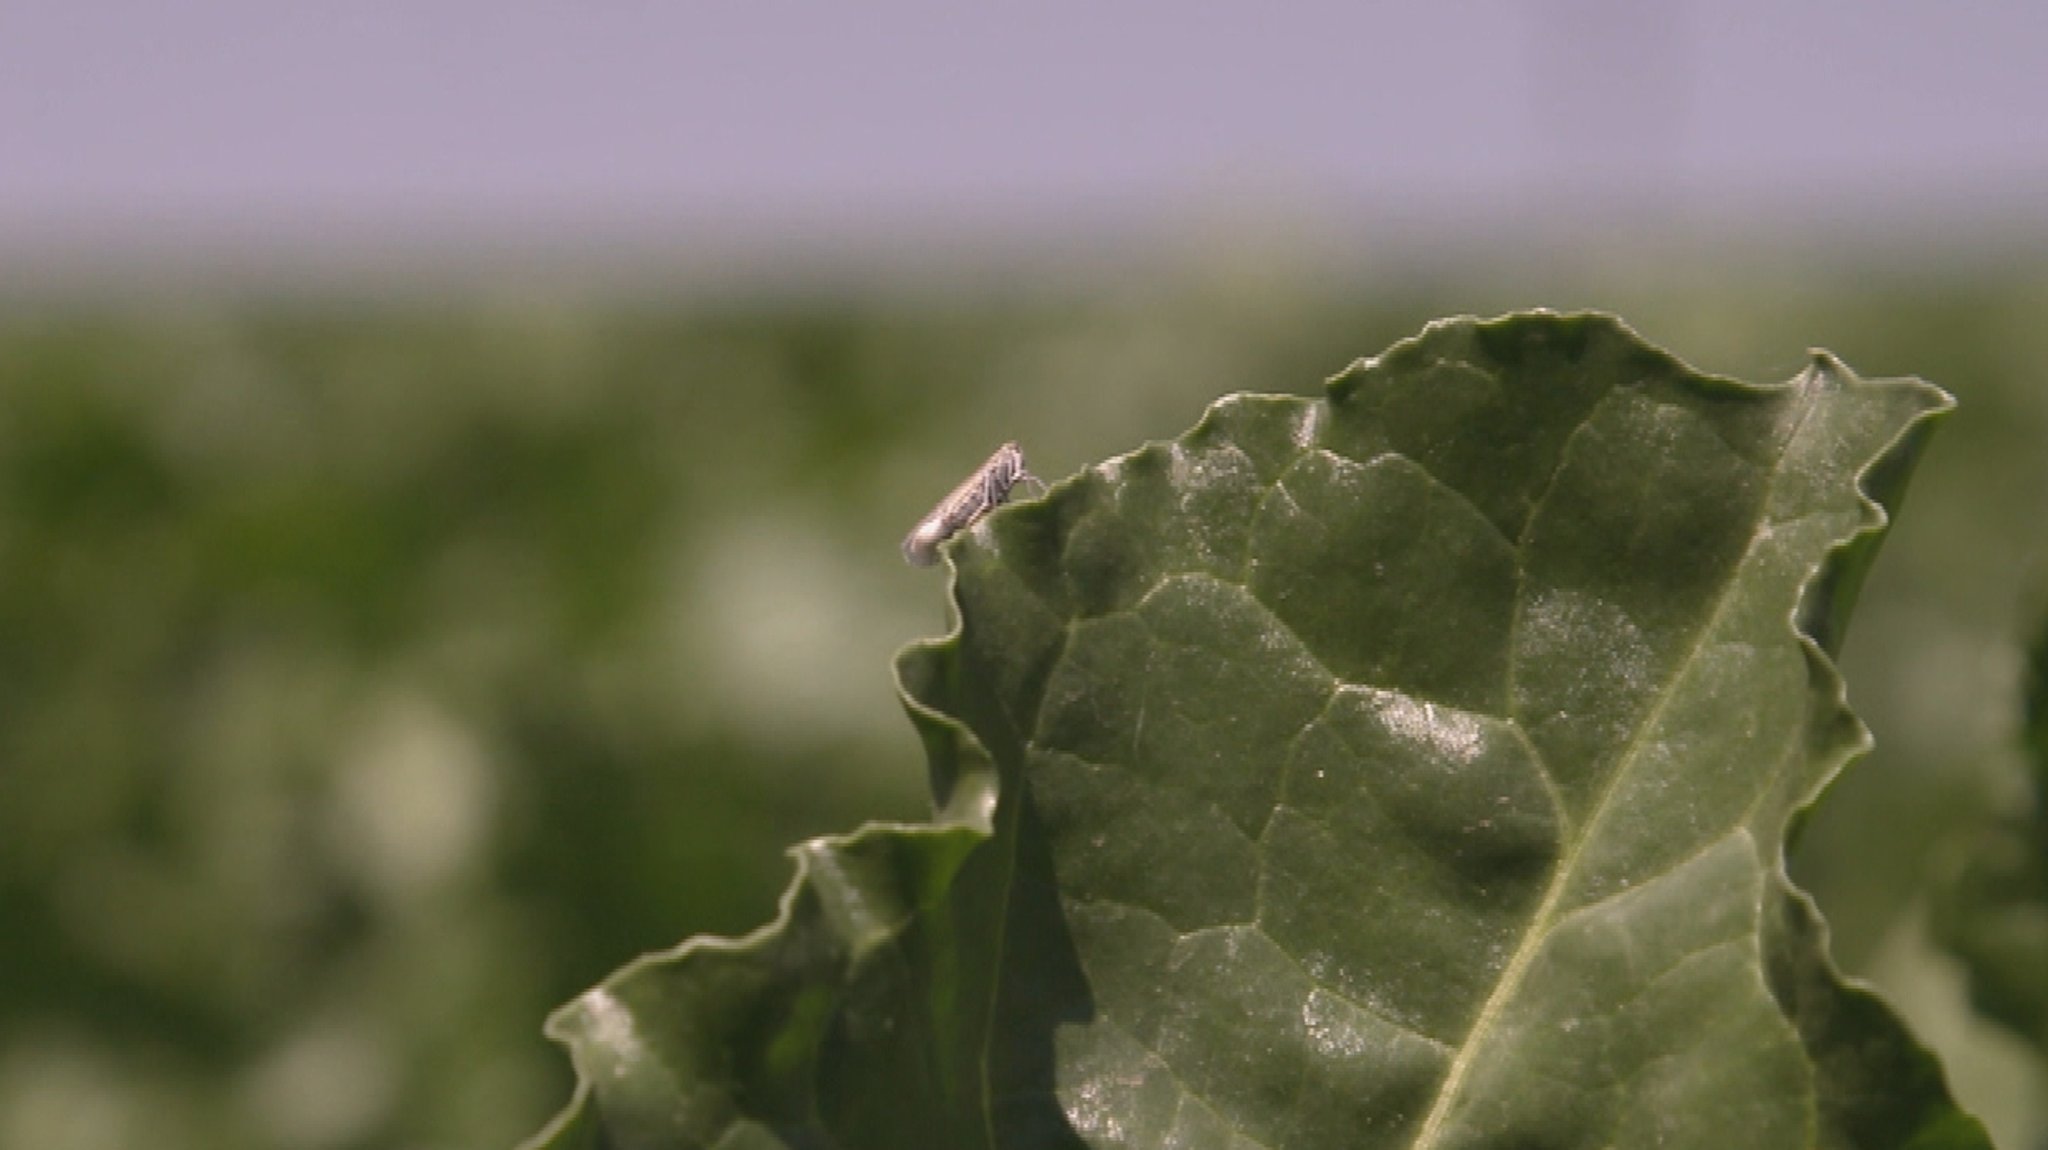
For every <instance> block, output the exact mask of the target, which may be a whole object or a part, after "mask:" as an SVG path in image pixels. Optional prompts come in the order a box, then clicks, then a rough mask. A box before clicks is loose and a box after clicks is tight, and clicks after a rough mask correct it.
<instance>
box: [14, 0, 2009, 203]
mask: <svg viewBox="0 0 2048 1150" xmlns="http://www.w3.org/2000/svg"><path fill="white" fill-rule="evenodd" d="M1283 13H1284V15H1283ZM2036 193H2039V194H2040V195H2039V197H2037V196H2036ZM2037 198H2038V199H2039V200H2040V201H2041V202H2043V203H2044V204H2048V4H2043V3H2021V2H2005V3H1999V2H1980V3H1969V4H1934V3H1924V4H1902V3H1881V2H1869V0H1864V2H1850V0H1842V2H1834V3H1818V2H1811V0H1807V2H1781V0H1688V2H1678V3H1664V4H1658V3H1654V2H1652V0H1529V2H1525V3H1512V2H1508V0H1463V2H1440V3H1415V4H1373V3H1349V4H1328V5H1325V4H1307V5H1294V6H1286V5H1249V4H1244V5H1224V4H1205V3H1201V2H1199V0H1183V2H1180V3H1122V4H1119V3H1114V2H1109V0H1093V2H1087V3H1083V2H1080V0H1034V2H1033V3H1030V4H1028V5H1027V4H1014V5H1003V6H1000V8H999V7H998V6H996V5H983V6H980V7H972V6H969V5H965V4H958V3H954V4H937V3H930V4H922V3H906V2H902V0H887V2H878V3H870V4H825V3H815V4H799V3H782V2H764V3H743V2H739V0H734V2H732V3H729V4H705V3H693V2H688V0H684V2H679V3H654V2H637V0H636V2H627V0H617V2H603V0H587V2H582V3H570V2H567V0H563V2H559V3H547V4H535V3H518V2H514V0H439V2H435V0H352V2H350V3H326V4H315V3H302V2H295V0H213V2H210V3H208V2H200V0H195V2H193V3H189V4H188V3H161V2H144V0H126V2H123V0H68V2H66V0H0V243H5V242H8V241H15V242H19V241H22V240H24V239H26V240H31V241H44V242H49V241H51V240H52V238H53V237H54V238H56V239H58V240H61V239H62V238H63V237H65V236H88V237H89V236H94V235H108V234H118V235H138V234H139V235H149V234H156V233H164V234H175V233H178V232H179V231H181V230H191V229H198V230H201V231H204V230H206V229H233V228H237V227H244V226H249V227H257V228H260V229H265V230H266V231H267V233H268V234H276V235H279V236H284V237H287V238H290V237H293V236H298V235H300V234H302V233H303V234H316V233H318V232H319V231H320V230H321V229H323V228H331V227H337V226H340V227H347V228H355V229H358V230H365V229H367V230H370V231H375V230H376V229H379V228H386V227H389V228H399V229H414V230H426V231H432V230H434V229H437V228H448V229H453V230H461V229H472V230H480V231H483V232H492V233H502V234H511V235H515V236H516V235H525V234H532V235H538V236H545V235H546V234H549V233H550V232H551V231H559V230H563V229H569V230H573V229H575V228H577V227H581V226H587V225H593V224H595V225H605V226H611V225H617V224H621V223H625V224H632V223H635V222H643V221H644V222H652V223H656V224H659V225H661V226H664V227H670V228H682V229H694V230H698V231H706V232H713V233H716V232H737V233H746V232H749V231H760V232H769V233H772V232H774V231H776V230H778V229H785V228H791V227H797V228H809V229H812V230H814V231H816V230H823V231H827V232H829V231H830V229H832V228H834V227H839V226H847V227H856V228H876V227H879V228H887V229H897V230H907V231H909V232H912V233H915V232H916V231H917V230H918V229H919V228H921V227H933V226H944V227H951V228H959V227H967V228H990V229H998V230H1000V229H1003V228H1006V227H1010V228H1025V229H1029V228H1054V229H1057V228H1058V227H1059V225H1060V222H1061V221H1063V220H1068V219H1087V220H1091V221H1096V222H1100V221H1104V220H1108V221H1116V220H1120V219H1134V220H1142V219H1148V218H1153V217H1156V216H1158V215H1160V214H1162V213H1164V214H1168V215H1171V214H1174V213H1179V212H1184V211H1187V210H1189V209H1190V205H1195V206H1199V205H1200V204H1202V203H1204V202H1209V201H1215V200H1223V201H1229V202H1250V203H1256V202H1259V201H1261V200H1267V201H1271V202H1274V203H1285V202H1312V203H1314V204H1317V205H1319V206H1321V207H1322V208H1324V209H1326V210H1333V211H1337V212H1358V213H1365V214H1371V213H1382V214H1386V215H1389V216H1390V217H1398V216H1399V215H1400V213H1403V212H1422V213H1433V214H1437V215H1441V216H1450V217H1465V216H1471V217H1476V218H1485V219H1491V220H1496V221H1498V220H1502V219H1508V220H1512V219H1514V218H1515V216H1516V214H1517V213H1522V212H1528V211H1531V210H1535V208H1534V206H1543V207H1546V208H1556V207H1558V206H1559V205H1583V206H1590V208H1591V210H1593V211H1595V212H1597V211H1599V210H1604V209H1605V208H1606V207H1607V206H1615V207H1620V208H1623V209H1626V210H1628V211H1631V212H1634V213H1638V214H1648V215H1650V216H1653V217H1656V216H1662V215H1665V214H1672V215H1675V216H1678V217H1681V218H1682V217H1685V216H1688V215H1694V214H1700V213H1706V214H1734V215H1742V214H1744V213H1759V214H1762V215H1772V214H1777V215H1779V216H1786V215H1790V216H1792V217H1795V218H1796V217H1799V216H1801V215H1802V214H1803V215H1807V216H1814V217H1818V218H1834V217H1837V216H1847V217H1855V218H1868V219H1873V220H1876V221H1879V222H1882V221H1883V220H1885V219H1887V218H1891V217H1893V216H1898V215H1901V214H1905V215H1916V216H1917V217H1919V218H1928V217H1931V218H1933V219H1934V220H1935V221H1936V222H1937V223H1938V222H1939V221H1941V220H1944V219H1949V218H1958V219H1967V218H1970V217H1973V216H1978V215H1984V214H1997V215H2000V216H2001V217H2003V218H2012V217H2018V218H2019V219H2020V220H2021V221H2023V222H2024V221H2027V220H2033V219H2038V220H2041V221H2044V222H2048V207H2043V208H2041V209H2039V210H2038V211H2037V210H2036V209H2035V208H2034V207H2033V205H2034V203H2035V202H2036V200H2037Z"/></svg>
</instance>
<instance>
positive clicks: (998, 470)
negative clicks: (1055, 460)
mask: <svg viewBox="0 0 2048 1150" xmlns="http://www.w3.org/2000/svg"><path fill="white" fill-rule="evenodd" d="M1019 483H1028V484H1032V485H1034V486H1037V487H1041V488H1042V487H1044V486H1045V484H1044V483H1043V482H1042V481H1040V479H1039V478H1038V477H1037V476H1036V475H1033V474H1031V472H1029V471H1027V470H1025V468H1024V451H1023V449H1022V448H1020V447H1018V446H1017V445H1016V444H1015V443H1005V444H1003V445H1002V446H1001V447H998V448H996V453H995V454H994V455H991V456H989V457H988V462H986V463H984V464H982V465H981V466H980V467H977V468H975V469H974V474H972V475H969V476H968V477H967V478H965V479H963V480H961V481H960V486H958V487H955V488H954V489H953V490H952V492H951V493H949V494H948V495H947V496H946V497H945V498H944V499H941V500H939V505H938V506H937V507H934V508H932V509H931V513H930V514H928V515H926V516H925V517H924V518H923V519H920V520H918V521H917V526H915V527H913V528H911V529H910V534H908V535H906V536H904V537H903V557H904V558H905V559H907V560H909V561H910V563H911V565H912V566H916V567H929V566H931V565H932V564H933V563H936V562H938V558H939V544H941V543H944V542H945V541H946V540H948V539H951V538H952V537H953V536H955V535H958V534H959V533H960V532H962V531H965V530H967V529H968V528H969V527H972V526H974V524H975V522H976V521H977V520H979V519H980V518H981V517H982V516H984V515H987V514H988V513H989V512H991V511H994V510H995V509H996V508H998V507H1000V506H1002V505H1003V501H1004V500H1006V499H1008V498H1009V497H1010V490H1011V488H1014V487H1016V486H1017V485H1018V484H1019Z"/></svg>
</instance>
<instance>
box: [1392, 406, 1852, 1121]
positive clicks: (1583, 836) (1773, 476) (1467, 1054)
mask: <svg viewBox="0 0 2048 1150" xmlns="http://www.w3.org/2000/svg"><path fill="white" fill-rule="evenodd" d="M1811 370H1812V369H1809V373H1810V372H1811ZM1802 383H1804V386H1803V387H1801V388H1800V392H1801V395H1800V398H1801V399H1802V400H1803V401H1804V403H1805V409H1804V410H1802V411H1801V412H1800V413H1799V417H1798V420H1797V421H1796V422H1795V423H1794V424H1793V425H1792V428H1791V430H1790V431H1789V432H1787V433H1786V435H1785V439H1784V445H1783V446H1782V447H1781V448H1780V449H1779V452H1778V457H1777V459H1776V460H1775V461H1774V463H1773V466H1772V468H1771V472H1770V478H1769V480H1768V482H1766V483H1765V485H1764V490H1763V492H1762V493H1761V497H1760V498H1759V500H1758V503H1757V505H1758V507H1759V508H1760V509H1764V510H1765V512H1766V513H1767V512H1768V508H1769V507H1770V501H1771V498H1772V496H1773V495H1774V494H1775V493H1776V490H1777V485H1778V479H1779V477H1780V476H1781V475H1783V474H1784V463H1785V458H1786V456H1787V455H1789V454H1790V453H1791V450H1792V446H1793V445H1794V444H1795V443H1796V442H1797V441H1798V439H1799V436H1800V435H1801V434H1802V433H1803V432H1804V431H1805V430H1806V424H1807V421H1808V420H1809V419H1810V418H1811V417H1812V415H1813V413H1814V411H1815V410H1816V409H1817V408H1818V407H1819V403H1818V400H1817V398H1816V396H1815V392H1816V390H1817V389H1816V387H1815V386H1814V385H1815V383H1817V381H1816V380H1814V379H1812V378H1811V377H1810V375H1809V378H1808V379H1806V380H1804V381H1802ZM1589 424H1590V420H1588V422H1587V423H1582V424H1580V428H1579V430H1581V431H1583V430H1584V428H1585V427H1586V426H1588V425H1589ZM1576 434H1577V433H1576V432H1575V433H1574V435H1575V436H1576ZM1568 452H1569V448H1567V453H1568ZM1548 497H1549V496H1548V492H1546V493H1545V500H1546V501H1547V499H1548ZM1541 509H1542V503H1541V502H1539V503H1538V504H1537V506H1536V507H1534V508H1532V509H1531V512H1530V522H1532V523H1533V522H1534V521H1535V518H1536V515H1537V514H1538V513H1539V512H1540V511H1541ZM1758 539H1759V535H1758V534H1757V533H1755V532H1752V534H1751V536H1750V540H1749V543H1748V545H1747V546H1746V547H1744V549H1743V554H1742V557H1741V558H1740V559H1739V560H1738V561H1737V562H1736V563H1735V565H1734V567H1733V569H1732V570H1731V571H1730V573H1729V577H1728V580H1727V582H1725V583H1724V584H1723V585H1722V587H1721V590H1720V592H1719V593H1718V594H1717V595H1716V596H1715V599H1714V607H1713V610H1712V611H1710V612H1708V614H1707V618H1706V621H1705V622H1704V623H1703V624H1702V625H1701V626H1700V628H1699V629H1698V630H1697V631H1696V632H1694V634H1693V638H1692V640H1691V643H1690V647H1691V649H1690V650H1689V651H1688V652H1687V654H1686V657H1685V658H1684V659H1683V660H1681V661H1680V662H1679V663H1678V664H1676V665H1675V666H1674V668H1673V672H1672V674H1671V676H1670V677H1669V678H1668V679H1667V680H1666V682H1665V684H1664V688H1663V689H1662V690H1661V691H1659V692H1658V695H1657V699H1656V702H1655V703H1654V704H1653V705H1652V706H1651V708H1650V710H1649V711H1648V712H1646V713H1645V714H1644V716H1643V721H1642V723H1641V724H1640V725H1639V726H1638V727H1637V729H1636V734H1635V737H1634V738H1632V739H1631V740H1630V741H1629V745H1628V747H1627V749H1626V750H1625V751H1623V753H1622V755H1621V758H1620V759H1619V760H1618V761H1617V763H1616V767H1615V770H1614V771H1613V772H1612V773H1611V774H1610V775H1609V776H1608V779H1607V785H1606V786H1605V787H1603V788H1602V789H1601V792H1600V797H1599V798H1598V799H1597V800H1596V801H1595V802H1594V803H1593V805H1592V808H1591V811H1592V813H1591V815H1590V817H1588V818H1587V819H1586V820H1585V822H1583V823H1581V824H1580V829H1579V832H1578V833H1577V834H1576V835H1574V836H1572V837H1573V841H1571V842H1569V843H1568V844H1567V845H1566V847H1565V850H1564V852H1563V854H1562V856H1561V857H1560V859H1559V863H1558V867H1557V869H1556V871H1555V872H1554V873H1553V874H1552V877H1551V880H1550V886H1549V888H1548V889H1546V890H1545V891H1544V892H1543V901H1542V902H1540V903H1538V904H1537V906H1536V911H1535V913H1534V914H1533V915H1531V916H1530V919H1529V927H1528V929H1527V930H1526V931H1525V932H1524V933H1523V935H1522V941H1521V943H1520V944H1518V945H1517V946H1516V947H1515V952H1514V954H1513V955H1511V956H1509V958H1508V962H1507V965H1506V966H1504V967H1503V968H1502V969H1501V977H1500V980H1499V981H1498V982H1497V983H1495V984H1494V989H1493V993H1492V994H1489V995H1488V996H1487V998H1486V1002H1485V1003H1484V1004H1483V1005H1482V1006H1481V1007H1480V1008H1479V1014H1478V1015H1477V1016H1476V1017H1475V1018H1474V1019H1473V1022H1472V1028H1471V1029H1470V1030H1469V1031H1467V1032H1466V1035H1465V1040H1464V1041H1463V1042H1461V1043H1460V1044H1459V1045H1458V1048H1457V1051H1458V1052H1457V1054H1456V1055H1455V1056H1453V1057H1452V1059H1451V1065H1450V1068H1449V1069H1448V1070H1447V1071H1446V1072H1445V1074H1444V1079H1443V1083H1442V1085H1440V1086H1439V1087H1438V1088H1437V1093H1436V1098H1435V1101H1433V1102H1432V1103H1431V1105H1430V1110H1429V1113H1428V1115H1426V1116H1425V1117H1424V1118H1423V1121H1422V1126H1421V1128H1420V1129H1419V1130H1418V1131H1416V1135H1415V1138H1414V1140H1413V1141H1412V1142H1410V1143H1409V1146H1410V1150H1426V1148H1428V1147H1433V1146H1435V1145H1436V1144H1437V1140H1438V1139H1439V1138H1440V1137H1441V1136H1442V1133H1443V1130H1444V1125H1445V1123H1446V1122H1447V1121H1448V1120H1449V1117H1450V1112H1451V1105H1452V1103H1453V1102H1455V1101H1456V1100H1457V1097H1458V1095H1459V1093H1460V1092H1461V1091H1462V1090H1463V1088H1464V1083H1465V1079H1466V1077H1467V1075H1469V1074H1470V1073H1471V1070H1472V1067H1473V1066H1474V1065H1475V1064H1476V1063H1477V1062H1478V1054H1477V1052H1478V1051H1479V1050H1480V1049H1481V1048H1483V1047H1484V1046H1485V1045H1486V1043H1487V1039H1488V1037H1489V1035H1488V1032H1489V1031H1490V1030H1491V1029H1492V1028H1493V1026H1494V1025H1495V1024H1496V1023H1497V1022H1498V1021H1499V1018H1500V1016H1501V1014H1502V1012H1503V1011H1504V1010H1505V1009H1506V1007H1507V1005H1508V1003H1510V1002H1512V1001H1513V1000H1514V999H1515V997H1516V996H1517V995H1519V994H1520V992H1521V986H1522V980H1523V979H1524V978H1526V977H1527V976H1528V972H1529V967H1530V965H1531V964H1532V963H1533V962H1534V961H1535V958H1536V955H1537V953H1538V952H1539V951H1541V950H1542V944H1543V942H1544V941H1546V940H1547V939H1548V937H1549V935H1550V933H1551V931H1552V930H1553V929H1554V928H1555V927H1556V925H1557V923H1556V922H1555V921H1553V917H1554V916H1555V915H1556V912H1557V908H1558V905H1559V904H1560V903H1561V902H1562V901H1563V900H1564V896H1565V892H1566V891H1567V890H1568V889H1570V887H1571V884H1572V880H1573V879H1574V878H1575V877H1576V876H1577V872H1578V864H1579V861H1580V859H1581V858H1582V857H1583V856H1584V852H1585V848H1586V845H1587V844H1588V843H1589V842H1591V841H1592V840H1593V838H1594V831H1595V830H1596V829H1597V828H1598V827H1599V826H1600V824H1601V823H1602V822H1603V821H1604V820H1605V818H1606V817H1607V813H1608V811H1609V809H1610V808H1611V803H1612V799H1613V797H1614V794H1615V792H1616V791H1617V790H1618V789H1619V788H1620V785H1621V782H1622V781H1623V780H1624V779H1626V778H1628V777H1629V775H1630V773H1631V772H1632V771H1633V770H1634V769H1635V767H1636V765H1637V764H1638V763H1639V762H1641V760H1642V753H1643V750H1644V748H1645V746H1646V741H1647V740H1648V738H1649V735H1650V732H1651V731H1653V730H1655V729H1657V726H1658V724H1659V722H1660V721H1661V720H1662V718H1663V715H1664V712H1665V711H1666V710H1667V709H1668V708H1669V707H1670V705H1671V701H1672V699H1673V698H1674V697H1675V696H1676V695H1677V693H1678V685H1679V684H1680V683H1681V682H1683V681H1684V680H1685V679H1686V678H1687V675H1688V672H1689V671H1690V669H1691V667H1692V664H1693V662H1694V661H1695V660H1696V659H1697V658H1698V657H1699V654H1700V651H1701V650H1702V649H1703V647H1704V637H1705V636H1707V635H1710V634H1712V633H1713V631H1714V628H1715V626H1716V625H1717V624H1718V623H1719V622H1720V620H1721V617H1722V615H1723V614H1724V613H1725V612H1726V611H1727V609H1728V604H1729V601H1730V598H1731V597H1732V596H1733V594H1734V591H1735V589H1736V587H1737V586H1738V585H1740V584H1741V583H1742V574H1743V571H1744V570H1745V568H1746V567H1747V565H1748V563H1749V560H1750V556H1751V555H1752V554H1753V553H1754V550H1755V547H1756V544H1757V542H1758ZM1510 705H1511V706H1512V701H1510ZM1518 725H1519V724H1518ZM1540 761H1541V760H1540V759H1539V763H1540ZM1543 773H1544V774H1545V776H1546V777H1548V775H1549V771H1548V770H1547V769H1545V770H1544V772H1543Z"/></svg>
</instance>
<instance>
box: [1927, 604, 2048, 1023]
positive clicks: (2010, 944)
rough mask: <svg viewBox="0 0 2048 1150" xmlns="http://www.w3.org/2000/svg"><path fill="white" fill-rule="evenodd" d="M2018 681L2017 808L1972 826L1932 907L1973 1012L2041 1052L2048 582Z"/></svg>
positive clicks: (2046, 1018) (2047, 830) (2046, 982)
mask: <svg viewBox="0 0 2048 1150" xmlns="http://www.w3.org/2000/svg"><path fill="white" fill-rule="evenodd" d="M2038 597H2039V599H2040V602H2039V604H2038V605H2037V606H2036V609H2035V615H2036V619H2037V621H2036V624H2035V627H2034V632H2035V633H2034V638H2033V643H2032V645H2031V650H2030V652H2029V655H2028V658H2027V664H2026V674H2025V676H2024V688H2023V691H2024V700H2025V701H2024V703H2023V712H2022V713H2023V716H2024V727H2023V730H2022V733H2021V737H2020V751H2021V760H2022V765H2021V766H2020V768H2019V772H2018V773H2019V774H2020V776H2021V777H2020V778H2019V780H2018V785H2017V786H2016V787H2015V788H2014V790H2015V792H2016V795H2015V798H2016V799H2017V802H2016V803H2015V804H2014V805H2013V807H2012V809H2009V810H2005V811H2001V812H1999V813H1998V814H1997V815H1996V816H1994V817H1992V818H1989V819H1987V820H1986V822H1985V824H1984V825H1983V826H1981V827H1974V828H1973V831H1974V833H1973V834H1972V836H1971V840H1970V842H1969V844H1968V854H1967V857H1966V859H1965V861H1964V863H1963V865H1962V867H1961V868H1960V870H1959V872H1958V873H1957V875H1956V877H1955V878H1954V880H1953V881H1952V882H1950V883H1949V884H1948V885H1947V887H1946V889H1944V890H1942V891H1940V892H1938V894H1937V897H1936V898H1935V900H1934V914H1933V923H1932V925H1933V928H1934V932H1935V934H1936V936H1937V937H1938V938H1939V939H1940V940H1941V942H1942V943H1943V944H1944V945H1945V946H1947V947H1948V948H1949V949H1950V950H1952V951H1954V952H1955V953H1956V955H1957V956H1958V957H1960V958H1962V959H1963V962H1964V965H1965V966H1966V967H1967V969H1968V970H1969V976H1970V998H1971V1001H1972V1003H1973V1004H1974V1005H1975V1006H1976V1007H1977V1009H1978V1010H1979V1011H1981V1012H1983V1013H1984V1014H1986V1015H1988V1016H1990V1017H1992V1018H1995V1019H1997V1020H1998V1021H2000V1022H2002V1023H2004V1024H2005V1025H2007V1026H2009V1027H2011V1028H2012V1029H2013V1030H2015V1031H2017V1032H2018V1033H2020V1034H2021V1035H2023V1036H2025V1037H2026V1038H2027V1039H2028V1040H2030V1041H2031V1042H2032V1043H2033V1044H2034V1047H2035V1049H2037V1050H2039V1051H2041V1052H2042V1053H2044V1054H2048V975H2044V974H2043V972H2044V971H2048V582H2044V583H2043V584H2042V586H2041V589H2040V591H2039V592H2038Z"/></svg>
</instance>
